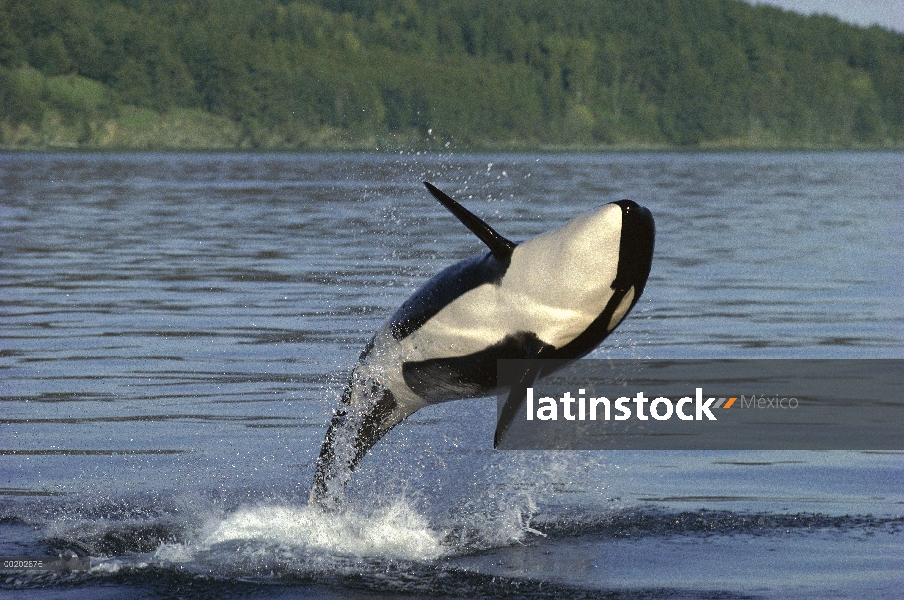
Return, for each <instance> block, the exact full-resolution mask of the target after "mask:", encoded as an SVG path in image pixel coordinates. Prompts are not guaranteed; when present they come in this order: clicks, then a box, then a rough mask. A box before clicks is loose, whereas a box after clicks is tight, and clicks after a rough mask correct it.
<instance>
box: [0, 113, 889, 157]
mask: <svg viewBox="0 0 904 600" xmlns="http://www.w3.org/2000/svg"><path fill="white" fill-rule="evenodd" d="M115 112H116V114H115V115H111V116H91V117H85V116H79V117H75V118H73V117H67V116H66V115H64V114H62V113H60V112H59V111H48V112H47V113H45V114H44V116H43V118H42V119H41V122H40V123H16V124H14V123H11V122H9V121H8V120H3V121H0V152H7V153H9V152H61V151H62V152H65V151H77V152H117V151H126V152H134V151H149V152H178V151H187V152H230V151H261V152H267V151H272V152H361V151H371V152H374V151H376V152H400V151H455V152H553V153H555V152H617V151H782V150H788V151H808V150H809V151H843V150H853V151H889V150H890V151H900V150H904V142H901V141H896V140H885V141H884V142H881V143H858V142H851V141H849V140H838V141H835V142H825V141H818V142H814V141H809V140H799V139H782V138H779V137H778V136H775V135H770V134H769V133H768V132H761V131H754V132H750V133H748V134H747V135H745V136H740V137H734V138H727V139H721V140H707V141H703V142H701V143H699V144H694V145H676V144H670V143H668V142H664V141H650V140H641V139H635V140H631V139H625V140H619V141H617V142H614V143H572V144H549V143H543V142H539V141H536V140H522V139H511V140H489V139H487V140H481V139H476V140H456V139H455V138H448V139H445V138H442V137H440V136H434V135H428V136H424V135H423V134H421V133H419V132H417V131H407V132H393V133H383V134H379V135H375V134H371V133H360V132H354V131H350V130H342V129H337V128H333V127H329V126H323V127H320V128H318V129H310V130H302V131H299V130H295V131H291V132H286V131H275V130H273V129H271V128H267V127H264V126H249V125H247V124H244V125H243V124H242V123H239V122H236V121H232V120H230V119H227V118H225V117H220V116H216V115H214V114H211V113H208V112H205V111H203V110H199V109H184V108H177V109H172V110H169V111H166V112H155V111H153V110H151V109H147V108H139V107H134V106H121V107H118V109H117V110H116V111H115Z"/></svg>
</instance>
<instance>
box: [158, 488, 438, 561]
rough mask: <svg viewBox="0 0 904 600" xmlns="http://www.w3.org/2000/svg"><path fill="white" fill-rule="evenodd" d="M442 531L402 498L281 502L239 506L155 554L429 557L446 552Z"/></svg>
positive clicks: (187, 557) (177, 557)
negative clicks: (231, 551) (227, 551)
mask: <svg viewBox="0 0 904 600" xmlns="http://www.w3.org/2000/svg"><path fill="white" fill-rule="evenodd" d="M444 535H445V532H443V531H438V530H434V529H431V528H430V526H429V524H428V523H427V521H426V519H425V518H424V517H423V516H421V515H419V514H417V513H416V512H414V511H413V510H412V509H411V508H410V507H409V506H408V505H407V504H405V503H404V502H396V503H394V504H392V505H390V506H388V507H385V508H382V509H377V510H374V511H373V512H371V513H359V512H354V511H351V510H349V511H345V512H342V513H324V512H322V511H320V510H318V509H315V508H310V507H307V506H304V507H293V506H279V505H270V506H268V505H262V506H255V507H249V508H242V509H239V510H237V511H236V512H234V513H232V514H230V515H228V516H226V517H225V518H223V519H220V520H216V521H213V522H211V523H209V524H208V525H207V527H205V528H204V531H203V532H202V533H201V535H200V536H199V538H198V539H197V540H195V541H192V542H186V543H177V544H163V545H161V546H160V548H158V549H157V550H156V552H155V553H154V558H155V559H156V560H159V561H162V562H173V563H184V562H191V561H192V560H193V559H194V558H195V556H196V555H197V554H198V553H206V552H208V551H211V550H216V549H217V548H218V547H223V546H225V547H235V548H241V549H243V550H246V551H247V550H248V549H250V548H256V549H257V550H259V551H266V550H267V549H273V550H278V551H279V553H284V552H287V551H288V552H291V553H292V554H296V555H298V554H307V553H318V554H326V555H347V556H355V557H380V558H391V559H403V560H432V559H435V558H439V557H441V556H443V555H445V554H447V553H448V552H449V551H450V549H449V548H448V547H446V546H444V545H443V544H442V540H443V537H444Z"/></svg>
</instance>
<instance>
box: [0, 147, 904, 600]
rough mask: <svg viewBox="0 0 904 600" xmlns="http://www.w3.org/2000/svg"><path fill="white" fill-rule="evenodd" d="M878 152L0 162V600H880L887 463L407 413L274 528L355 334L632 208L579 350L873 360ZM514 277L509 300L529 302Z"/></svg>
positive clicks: (883, 226) (889, 279)
mask: <svg viewBox="0 0 904 600" xmlns="http://www.w3.org/2000/svg"><path fill="white" fill-rule="evenodd" d="M902 164H904V155H902V154H900V153H888V154H877V153H862V154H861V153H851V154H847V153H825V154H822V153H820V154H807V153H792V154H783V153H763V154H668V153H667V154H603V155H537V156H533V155H492V156H491V155H487V156H482V155H466V156H459V155H452V156H450V155H432V154H424V155H417V154H401V155H341V154H340V155H240V154H230V155H203V154H198V155H175V154H172V155H170V154H149V155H140V154H139V155H71V154H69V155H52V154H51V155H0V555H6V556H34V555H39V556H40V555H60V554H62V555H67V554H73V553H74V554H77V555H80V556H89V557H91V565H92V568H91V570H90V571H88V572H67V573H47V572H44V573H41V572H30V573H25V572H17V573H14V572H6V573H3V572H0V595H2V594H11V595H14V597H22V598H56V597H81V598H112V597H148V598H156V597H236V598H244V597H281V598H294V597H322V598H331V597H349V596H356V595H380V596H384V597H395V596H423V595H430V596H434V597H495V596H505V595H511V594H515V595H521V596H526V597H599V596H600V595H604V596H606V597H610V598H672V597H680V598H736V597H738V598H746V597H766V598H810V597H821V598H827V597H835V598H861V597H871V598H900V597H904V592H902V591H901V590H902V589H904V558H902V557H904V552H902V551H904V532H902V528H904V456H902V454H901V453H896V452H841V451H835V452H639V451H636V452H627V451H624V452H516V451H512V452H495V451H493V450H492V433H493V429H494V427H495V422H494V419H495V414H496V408H495V400H494V399H485V400H478V401H461V402H453V403H449V404H446V405H441V406H435V407H430V408H428V409H424V410H422V411H420V412H418V413H416V414H415V415H413V416H412V417H411V418H410V419H408V420H407V421H406V422H405V423H403V424H402V425H401V426H399V427H397V428H396V429H395V430H393V431H392V432H391V433H390V434H389V435H388V436H387V437H386V438H384V439H383V440H382V441H381V442H380V443H379V444H378V445H377V446H376V447H375V448H374V450H373V451H372V452H371V453H370V454H369V455H368V457H367V458H366V459H365V461H364V462H363V463H362V465H361V467H360V470H359V472H357V473H356V475H355V477H354V478H353V480H352V485H351V487H350V489H349V502H348V506H347V509H346V511H345V512H344V513H342V514H340V515H331V516H325V515H321V514H316V513H313V512H310V511H308V510H307V508H306V507H305V503H306V500H307V494H308V490H309V486H310V481H311V477H312V475H313V464H314V459H315V458H316V455H317V452H318V450H319V447H320V443H321V441H322V439H323V435H324V433H325V430H326V424H327V423H328V421H329V418H330V414H331V413H330V411H331V409H332V408H333V406H334V405H335V403H336V401H337V399H338V396H339V393H340V392H341V388H342V384H343V383H344V378H345V377H346V376H347V373H348V370H349V369H350V367H351V366H352V364H353V363H354V361H355V360H356V358H357V356H358V354H359V352H360V350H361V348H362V347H363V345H364V343H365V342H366V341H367V339H369V337H370V336H371V334H372V332H373V330H374V329H376V328H377V327H378V326H379V325H380V324H381V323H382V322H383V321H384V320H385V319H386V318H388V316H389V315H390V314H391V313H392V312H393V311H394V310H395V308H396V307H397V306H398V305H399V304H400V303H401V302H402V301H404V299H405V298H407V296H408V295H409V294H410V293H411V292H412V291H413V290H414V289H415V288H416V287H418V286H419V285H420V284H421V283H422V282H423V281H425V280H426V279H427V278H428V277H430V276H431V275H433V274H434V273H436V272H437V271H439V270H440V269H442V268H443V267H445V266H447V265H448V264H450V263H451V262H453V261H455V260H458V259H461V258H464V257H467V256H469V255H472V254H475V253H477V252H481V251H482V249H481V246H480V243H479V242H478V241H477V240H476V239H475V238H474V237H473V236H472V235H471V234H470V233H468V232H467V231H466V230H465V229H464V228H463V227H462V226H461V225H460V224H459V223H458V222H457V221H455V220H454V219H453V218H452V217H451V216H450V215H448V214H447V213H445V211H444V210H443V209H442V208H441V207H440V206H439V205H438V204H436V202H435V201H433V200H432V199H431V198H430V197H429V196H428V194H427V193H426V191H425V190H424V189H423V187H422V185H421V183H420V182H421V181H422V180H423V179H429V180H431V181H433V182H435V183H436V184H437V185H439V186H440V187H441V188H443V189H445V190H446V191H448V192H449V193H450V194H452V195H453V196H454V197H456V198H458V199H460V200H461V201H462V202H463V203H464V204H466V205H467V206H468V207H469V208H471V209H472V210H474V211H475V212H476V213H478V214H480V215H481V216H483V217H485V218H486V219H487V220H488V221H489V222H490V223H491V224H492V225H494V226H495V227H496V228H497V229H498V230H499V231H500V232H501V233H502V234H503V235H506V236H508V237H510V238H513V239H525V238H529V237H531V236H533V235H536V234H538V233H540V232H543V231H546V230H549V229H552V228H554V227H556V226H558V225H561V224H563V223H564V222H566V221H567V220H569V219H570V218H571V217H573V216H575V215H577V214H579V213H580V212H583V211H585V210H587V209H589V208H592V207H594V206H596V205H598V204H602V203H604V202H608V201H612V200H618V199H621V198H632V199H634V200H636V201H638V202H640V203H641V204H644V205H645V206H647V207H649V208H650V209H651V210H652V212H653V214H654V216H655V218H656V224H657V240H656V254H655V257H654V262H653V270H652V272H651V275H650V280H649V283H648V285H647V288H646V291H645V292H644V296H643V298H642V299H641V301H640V303H639V304H638V306H637V307H636V308H635V310H634V312H632V314H631V315H630V316H629V317H628V318H627V319H626V320H625V322H624V323H623V324H622V325H621V326H620V327H619V329H618V330H616V332H615V333H614V334H613V335H612V336H611V337H610V338H609V339H608V340H607V341H606V342H605V343H604V344H603V346H601V347H600V348H599V349H597V351H595V352H594V354H593V356H594V357H612V358H638V357H640V358H644V357H653V358H691V357H697V358H699V357H704V358H705V357H732V358H739V357H745V358H747V357H749V358H785V357H789V358H880V357H881V358H902V357H904V302H902V298H904V284H902V281H904V202H902V200H904V198H902V195H901V190H902V189H904V168H902ZM538 285H542V282H538Z"/></svg>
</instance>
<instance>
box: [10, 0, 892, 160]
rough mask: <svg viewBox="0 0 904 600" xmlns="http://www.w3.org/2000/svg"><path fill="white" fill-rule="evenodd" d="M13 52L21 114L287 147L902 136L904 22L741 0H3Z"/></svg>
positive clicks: (13, 99)
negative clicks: (131, 111) (251, 136)
mask: <svg viewBox="0 0 904 600" xmlns="http://www.w3.org/2000/svg"><path fill="white" fill-rule="evenodd" d="M0 68H2V69H3V70H2V71H0V119H5V120H6V121H8V122H13V123H15V122H22V121H23V120H30V121H31V122H39V121H40V118H39V117H38V115H41V114H43V113H44V111H45V110H58V111H63V112H67V114H68V113H72V112H73V111H75V112H78V111H88V112H87V113H86V115H88V116H90V115H91V114H94V113H91V111H97V110H99V109H98V108H97V107H98V106H108V105H111V103H113V104H115V103H117V102H118V103H122V104H127V105H134V106H140V107H148V108H152V109H154V110H157V111H167V110H170V109H173V108H177V107H192V108H202V109H204V110H206V111H208V112H210V113H213V114H215V115H219V116H223V117H227V118H229V119H232V120H234V121H236V122H239V123H241V124H242V125H243V127H244V128H245V129H246V130H247V131H249V132H253V131H269V132H271V134H272V135H275V136H277V137H279V138H280V139H283V140H284V141H285V143H286V144H289V145H292V144H303V141H304V139H305V136H306V135H309V134H311V132H315V131H317V130H320V129H323V128H330V129H332V130H335V131H337V132H344V134H345V135H347V136H350V137H351V138H356V139H364V138H366V137H367V136H373V135H384V134H392V133H401V134H405V135H408V136H411V135H414V136H419V137H421V138H422V139H427V138H430V139H433V140H434V141H435V142H436V143H442V142H443V141H444V140H448V139H450V138H454V139H455V140H457V142H458V143H460V144H461V146H468V145H473V146H481V145H491V144H494V143H509V142H512V143H522V144H561V143H575V142H577V143H583V144H588V143H594V142H606V143H619V142H625V141H647V142H666V143H673V144H680V145H694V144H700V143H703V142H707V141H718V140H725V139H741V138H744V136H747V135H754V136H755V135H760V134H762V133H766V134H768V135H769V136H771V137H772V138H773V139H780V140H785V141H787V142H788V143H836V144H845V143H848V144H850V143H877V142H878V143H883V142H887V141H892V142H895V143H901V141H902V140H904V35H901V34H896V33H893V32H890V31H886V30H883V29H881V28H878V27H872V28H868V29H864V28H858V27H854V26H851V25H847V24H844V23H841V22H840V21H838V20H837V19H834V18H832V17H827V16H813V17H803V16H800V15H795V14H792V13H787V12H784V11H781V10H779V9H777V8H774V7H770V6H751V5H749V4H745V3H743V2H740V1H737V0H641V1H637V0H632V1H629V0H569V1H568V2H566V3H548V2H541V1H540V0H502V1H500V2H482V1H480V0H443V1H440V0H321V1H319V2H318V1H315V0H307V1H306V0H301V1H298V0H291V1H286V0H261V1H259V2H253V3H249V2H243V1H241V0H119V1H115V0H0ZM76 76H77V77H81V78H83V79H65V78H72V77H76ZM60 78H64V79H60ZM88 80H90V81H93V82H97V83H98V84H99V85H101V86H102V89H103V90H106V91H104V92H103V93H100V92H97V90H96V89H95V88H92V87H91V86H90V85H89V84H88V83H87V81H88ZM64 81H65V82H68V83H65V85H64V84H63V83H60V82H64ZM41 82H44V83H41ZM54 82H57V83H54ZM42 86H44V87H46V88H47V89H44V88H43V87H42ZM47 86H50V87H47ZM48 90H50V91H48ZM86 90H88V91H90V93H88V91H86ZM95 92H97V93H95ZM67 94H70V95H72V94H74V95H75V96H78V95H79V94H81V96H79V97H75V96H73V97H69V96H67ZM92 94H93V95H92ZM88 97H91V98H94V100H91V101H90V102H88V101H86V100H85V98H88ZM97 97H103V99H102V101H101V100H96V98H97Z"/></svg>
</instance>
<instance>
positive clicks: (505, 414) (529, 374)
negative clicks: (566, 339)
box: [493, 346, 553, 448]
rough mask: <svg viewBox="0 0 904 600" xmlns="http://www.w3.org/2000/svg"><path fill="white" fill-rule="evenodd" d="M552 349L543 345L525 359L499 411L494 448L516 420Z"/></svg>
mask: <svg viewBox="0 0 904 600" xmlns="http://www.w3.org/2000/svg"><path fill="white" fill-rule="evenodd" d="M552 350H553V347H552V346H542V347H540V349H539V350H538V351H537V352H536V353H534V354H533V355H532V356H531V357H529V358H527V359H525V360H524V363H523V366H522V368H521V373H520V375H519V377H518V381H517V382H515V383H514V384H512V387H511V389H510V390H509V395H508V398H506V400H505V404H504V405H503V406H502V411H501V412H500V413H499V420H498V421H497V422H496V433H495V434H494V435H493V448H498V447H499V443H500V442H501V441H502V436H504V435H505V432H506V431H508V428H509V427H510V426H511V424H512V421H514V420H515V415H517V414H518V410H519V409H520V408H521V405H522V404H524V399H525V398H526V397H527V388H529V387H533V385H534V383H535V382H536V381H537V378H539V377H540V372H541V371H542V370H543V367H544V366H546V363H545V361H544V360H543V359H544V358H545V357H548V355H549V354H550V353H551V351H552Z"/></svg>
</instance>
